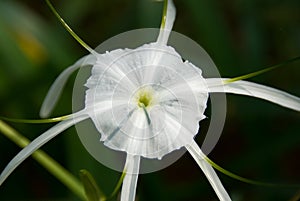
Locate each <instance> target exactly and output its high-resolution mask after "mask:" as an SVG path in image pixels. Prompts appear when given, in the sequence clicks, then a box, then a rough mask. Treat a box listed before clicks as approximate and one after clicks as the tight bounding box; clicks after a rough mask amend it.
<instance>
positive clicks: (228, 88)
mask: <svg viewBox="0 0 300 201" xmlns="http://www.w3.org/2000/svg"><path fill="white" fill-rule="evenodd" d="M226 80H227V79H218V78H209V79H206V81H207V85H208V88H209V92H210V93H219V92H220V93H234V94H241V95H246V96H253V97H256V98H261V99H264V100H267V101H270V102H273V103H276V104H278V105H281V106H283V107H287V108H290V109H292V110H296V111H300V98H299V97H296V96H293V95H291V94H288V93H286V92H284V91H281V90H278V89H275V88H272V87H268V86H265V85H261V84H256V83H253V82H248V81H242V80H240V81H236V82H231V83H228V84H224V83H223V81H226Z"/></svg>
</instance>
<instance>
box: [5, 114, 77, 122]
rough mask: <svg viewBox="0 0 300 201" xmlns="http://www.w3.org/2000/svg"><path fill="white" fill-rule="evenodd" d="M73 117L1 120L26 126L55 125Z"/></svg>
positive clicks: (6, 118)
mask: <svg viewBox="0 0 300 201" xmlns="http://www.w3.org/2000/svg"><path fill="white" fill-rule="evenodd" d="M71 116H72V115H70V114H69V115H65V116H61V117H54V118H50V119H14V118H8V117H0V120H4V121H9V122H14V123H26V124H44V123H55V122H59V121H63V120H66V119H69V118H70V117H71Z"/></svg>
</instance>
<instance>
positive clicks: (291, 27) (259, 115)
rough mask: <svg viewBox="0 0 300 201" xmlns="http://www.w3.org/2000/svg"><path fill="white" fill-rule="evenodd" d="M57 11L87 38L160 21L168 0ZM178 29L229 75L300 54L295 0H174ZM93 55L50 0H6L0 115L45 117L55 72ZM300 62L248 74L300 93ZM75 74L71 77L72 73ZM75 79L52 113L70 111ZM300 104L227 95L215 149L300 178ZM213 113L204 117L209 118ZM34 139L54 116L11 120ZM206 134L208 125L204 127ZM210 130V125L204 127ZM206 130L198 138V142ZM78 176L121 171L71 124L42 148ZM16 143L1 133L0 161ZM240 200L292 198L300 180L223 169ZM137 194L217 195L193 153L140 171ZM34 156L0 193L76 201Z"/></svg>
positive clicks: (108, 181)
mask: <svg viewBox="0 0 300 201" xmlns="http://www.w3.org/2000/svg"><path fill="white" fill-rule="evenodd" d="M53 4H54V5H55V7H56V8H57V10H58V12H59V13H60V14H61V15H62V16H63V18H64V19H65V20H66V22H67V23H68V24H69V25H70V26H71V27H72V28H73V30H74V31H75V32H76V33H77V34H78V35H79V36H81V38H83V39H84V40H85V41H86V42H87V43H88V44H89V45H90V46H92V47H96V46H97V45H98V44H100V43H101V42H103V41H105V40H106V39H108V38H110V37H112V36H114V35H116V34H118V33H122V32H124V31H128V30H131V29H137V28H145V27H157V28H158V27H159V25H160V19H161V10H162V4H161V3H157V2H153V1H151V0H127V1H124V0H110V1H105V0H97V1H96V0H85V1H84V0H63V1H54V0H53ZM175 4H176V7H177V19H176V22H175V26H174V30H175V31H177V32H180V33H182V34H185V35H187V36H189V37H190V38H192V39H193V40H195V41H197V42H198V43H199V44H200V45H202V46H203V47H204V48H205V49H206V50H207V52H208V53H209V54H210V55H211V57H212V58H213V60H214V61H215V63H216V64H217V66H218V68H219V70H220V72H221V75H222V76H223V77H234V76H238V75H242V74H246V73H250V72H253V71H256V70H260V69H262V68H264V67H266V66H269V65H272V64H276V63H279V62H281V61H284V60H287V59H290V58H293V57H296V56H299V55H300V12H299V10H300V1H298V0H286V1H279V0H224V1H218V0H175ZM85 54H87V52H86V51H85V49H83V48H82V47H81V46H80V45H79V44H78V43H77V42H76V41H75V40H74V39H73V38H72V37H71V36H70V35H69V34H68V33H67V32H66V31H65V30H64V29H63V27H62V26H61V25H60V24H59V22H58V21H57V19H55V17H54V16H53V14H52V13H51V12H50V10H49V9H48V8H47V6H46V4H45V2H44V1H42V0H41V1H32V0H22V1H21V0H1V1H0V115H1V116H7V117H15V118H38V113H39V108H40V106H41V103H42V101H43V98H44V96H45V95H46V92H47V90H48V88H49V87H50V85H51V83H52V82H53V81H54V79H55V77H57V75H58V74H59V73H60V72H61V71H63V69H65V68H66V67H67V66H69V65H71V64H72V63H73V62H75V61H76V60H77V59H79V58H80V57H81V56H83V55H85ZM299 65H300V64H299V62H298V63H294V64H290V65H288V66H284V67H282V68H280V69H278V70H275V71H272V72H269V73H266V74H264V75H260V76H258V77H255V78H252V79H251V80H253V81H256V82H259V83H263V84H267V85H270V86H274V87H277V88H281V89H283V90H286V91H288V92H290V93H293V94H295V95H297V96H300V87H299V77H300V68H299ZM73 80H74V76H73ZM72 84H73V83H72V79H71V80H70V82H69V84H68V85H67V87H66V89H65V90H64V94H63V96H62V99H61V100H60V102H59V104H58V107H57V109H56V110H55V112H54V114H53V115H54V116H58V115H64V114H69V113H71V112H72V111H71V95H72ZM299 117H300V115H299V113H297V112H294V111H290V110H287V109H285V108H281V107H279V106H276V105H273V104H271V103H268V102H265V101H261V100H256V99H253V98H249V97H240V96H233V95H229V96H228V114H227V121H226V125H225V129H224V132H223V135H222V137H221V139H220V141H219V143H218V144H217V146H216V148H215V149H214V151H213V152H212V153H211V155H210V158H211V159H213V160H214V161H215V162H217V163H218V164H220V165H221V166H223V167H225V168H226V169H229V170H231V171H233V172H235V173H238V174H240V175H242V176H245V177H250V178H253V179H257V180H262V181H269V182H275V183H276V182H278V183H299V181H300V173H299V169H300V161H299V153H300V147H299V143H300V135H299V134H300V133H299V131H300V127H299ZM206 124H207V122H206V121H204V122H201V126H202V127H205V126H207V125H206ZM11 125H12V126H14V128H16V129H17V130H19V131H20V132H21V133H22V134H24V135H25V136H27V137H28V138H31V139H34V138H35V137H36V136H38V135H39V134H40V133H42V132H43V131H45V130H46V129H47V128H49V127H51V126H52V125H51V124H50V125H24V124H13V123H11ZM200 134H201V133H200ZM203 134H204V133H203ZM200 138H201V137H199V143H201V142H200V141H201V140H200ZM43 149H44V150H45V151H47V152H48V153H49V154H50V155H51V156H53V157H54V158H55V159H57V160H58V161H59V162H60V163H62V164H63V165H64V166H65V167H66V168H67V169H69V170H70V171H71V172H72V173H74V174H75V175H79V170H80V169H83V168H84V169H87V170H89V171H90V172H91V173H92V174H93V176H94V177H95V178H96V181H97V183H98V184H99V186H100V187H101V189H102V190H103V191H104V192H105V193H108V194H109V193H110V192H111V191H112V190H113V189H114V185H115V184H116V183H117V181H118V178H119V176H120V173H118V172H115V171H113V170H110V169H108V168H106V167H105V166H103V165H101V164H99V163H98V162H97V161H95V160H94V159H93V158H92V157H91V156H90V155H89V154H88V153H87V152H86V150H85V149H84V148H83V146H82V145H81V143H80V141H79V139H78V137H77V135H76V132H75V129H74V128H71V129H69V130H68V131H66V132H64V134H61V135H60V136H58V137H57V138H56V139H55V140H53V141H51V142H50V143H48V144H47V145H45V146H44V147H43ZM18 151H19V148H18V147H17V146H16V145H14V144H13V143H11V142H10V141H8V140H7V139H6V138H4V137H3V136H2V135H0V158H1V160H0V169H1V170H2V169H3V168H4V167H5V165H6V164H7V163H8V162H9V161H10V160H11V159H12V157H13V156H14V155H15V154H16V153H17V152H18ZM221 180H223V183H224V185H225V187H226V188H227V190H228V191H229V192H230V193H231V194H232V197H233V200H236V201H248V200H249V201H250V200H265V201H266V200H267V201H268V200H272V201H274V200H275V201H276V200H289V199H290V198H292V197H293V195H294V194H295V193H296V191H297V190H298V189H288V188H266V187H261V186H252V185H248V184H242V183H240V182H238V181H234V180H232V179H231V178H228V177H226V176H222V175H221ZM137 197H138V200H142V201H146V200H156V201H159V200H164V201H166V200H168V201H186V200H189V201H192V200H216V199H217V198H216V196H215V194H214V192H213V190H212V188H211V187H210V185H209V184H208V182H207V181H206V179H205V177H204V176H203V175H202V173H201V170H200V169H199V168H198V167H197V165H196V163H195V162H194V161H193V160H192V159H191V157H190V156H188V155H185V156H184V157H183V158H181V159H180V160H178V161H177V162H176V163H175V164H173V165H172V166H170V167H168V168H166V169H164V170H162V171H159V172H156V173H151V174H147V175H141V176H140V180H139V185H138V189H137ZM76 199H77V198H76V197H75V196H74V195H70V192H69V191H68V189H66V188H65V187H64V186H63V185H62V184H60V183H59V182H58V181H56V180H55V179H54V178H53V177H52V176H51V175H49V174H48V173H47V172H46V171H45V170H44V169H43V168H41V167H40V166H39V165H38V164H37V163H36V162H34V161H33V160H32V159H28V160H26V162H24V163H23V164H22V165H21V166H20V167H19V168H18V169H17V170H16V171H15V172H14V173H13V174H12V175H11V176H10V177H9V179H8V180H7V181H6V182H5V183H4V185H3V186H1V188H0V200H1V201H6V200H10V201H12V200H16V201H17V200H19V201H21V200H76Z"/></svg>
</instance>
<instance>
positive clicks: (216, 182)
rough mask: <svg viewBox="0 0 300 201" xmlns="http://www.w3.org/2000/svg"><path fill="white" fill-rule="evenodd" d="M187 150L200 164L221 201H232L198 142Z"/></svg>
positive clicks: (187, 147)
mask: <svg viewBox="0 0 300 201" xmlns="http://www.w3.org/2000/svg"><path fill="white" fill-rule="evenodd" d="M186 149H187V150H188V151H189V152H190V154H191V155H192V156H193V158H194V159H195V161H196V162H197V163H198V165H199V167H200V168H201V169H202V171H203V173H204V174H205V176H206V178H207V179H208V181H209V183H210V184H211V185H212V187H213V189H214V190H215V192H216V194H217V196H218V197H219V199H220V200H221V201H230V200H231V198H230V197H229V195H228V193H227V192H226V190H225V188H224V187H223V185H222V183H221V181H220V179H219V177H218V175H217V174H216V172H215V171H214V169H213V168H212V167H211V165H210V164H209V163H208V162H207V161H206V160H205V154H204V153H203V152H202V151H201V149H200V148H199V147H198V145H197V144H196V142H195V141H193V142H192V143H191V144H190V145H187V146H186Z"/></svg>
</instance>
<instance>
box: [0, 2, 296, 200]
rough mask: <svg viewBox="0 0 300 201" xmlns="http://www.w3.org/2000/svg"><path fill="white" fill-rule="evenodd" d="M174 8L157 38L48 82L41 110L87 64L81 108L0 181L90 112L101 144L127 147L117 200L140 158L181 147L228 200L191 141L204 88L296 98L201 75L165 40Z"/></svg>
mask: <svg viewBox="0 0 300 201" xmlns="http://www.w3.org/2000/svg"><path fill="white" fill-rule="evenodd" d="M175 13H176V11H175V7H174V4H173V2H172V1H171V0H169V1H168V5H167V14H166V21H165V24H164V26H163V27H162V28H161V30H160V34H159V36H158V39H157V41H156V42H153V43H150V44H145V45H142V46H140V47H138V48H136V49H117V50H113V51H111V52H106V53H105V54H95V52H94V53H93V54H91V55H88V56H86V57H83V58H82V59H80V60H79V61H78V62H76V63H75V64H74V65H73V66H71V67H69V68H67V69H66V70H65V71H64V72H63V73H62V74H61V75H60V76H59V77H58V78H57V80H56V81H55V82H54V84H53V85H52V87H51V89H50V90H49V93H48V95H47V97H46V99H45V101H44V104H43V106H42V108H41V113H40V114H41V116H43V117H46V116H48V115H49V114H50V113H51V111H52V109H53V107H54V105H55V103H56V101H57V100H58V97H59V95H60V93H61V91H62V88H63V86H64V84H65V82H66V81H67V79H68V77H69V75H70V74H71V73H72V72H74V71H75V70H76V69H78V68H80V67H82V66H84V65H91V66H92V73H91V76H90V77H89V79H88V80H87V82H86V84H85V86H86V87H87V90H86V96H85V108H84V109H83V110H81V111H79V112H77V113H74V114H72V115H71V117H70V118H69V119H67V120H64V121H62V122H60V123H59V124H57V125H55V126H54V127H52V128H50V129H49V130H48V131H46V132H45V133H43V134H41V135H40V136H39V137H38V138H36V139H35V140H34V141H33V142H32V143H31V144H29V145H28V146H27V147H25V148H24V149H23V150H22V151H21V152H20V153H19V154H18V155H17V156H15V158H13V160H12V161H10V163H9V164H8V165H7V167H6V168H5V169H4V171H3V172H2V174H1V175H0V185H1V184H2V183H3V182H4V180H5V179H6V178H7V177H8V176H9V175H10V174H11V173H12V171H13V170H14V169H15V168H16V167H17V166H18V165H19V164H20V163H22V162H23V161H24V160H25V159H26V158H27V157H28V156H30V155H31V154H32V153H33V152H34V151H35V150H37V149H38V148H40V147H41V146H42V145H44V144H45V143H47V142H48V141H49V140H51V139H52V138H54V137H55V136H57V135H58V134H59V133H61V132H62V131H64V130H65V129H67V128H69V127H70V126H72V125H74V124H76V123H78V122H80V121H83V120H85V119H87V118H90V119H91V120H92V121H93V123H94V124H95V126H96V129H97V130H98V132H99V134H100V135H101V138H100V141H102V142H103V143H104V145H106V146H107V147H109V148H111V149H113V150H117V151H123V152H126V154H127V158H126V163H125V168H124V170H125V171H126V175H125V178H124V181H123V186H122V192H121V201H134V200H135V194H136V187H137V181H138V175H139V170H140V161H141V159H142V158H151V159H161V158H162V157H164V156H165V155H167V154H169V153H171V152H173V151H175V150H177V149H180V148H181V147H185V148H186V149H187V151H188V152H189V153H190V154H191V155H192V157H193V158H194V159H195V161H196V162H197V164H198V165H199V167H200V168H201V169H202V171H203V172H204V174H205V176H206V177H207V179H208V181H209V182H210V184H211V185H212V187H213V189H214V190H215V192H216V194H217V196H218V198H219V199H220V200H222V201H228V200H231V198H230V196H229V195H228V193H227V192H226V190H225V188H224V187H223V185H222V183H221V181H220V180H219V178H218V176H217V174H216V173H215V171H214V169H213V168H212V167H211V165H210V164H209V163H208V162H207V160H205V154H204V153H203V152H202V151H201V149H200V148H199V146H198V145H197V144H196V142H195V141H194V138H195V135H196V134H197V132H198V130H199V124H198V123H199V121H201V120H202V119H204V118H205V116H204V111H205V109H206V104H207V100H208V97H209V94H210V93H234V94H241V95H247V96H253V97H257V98H261V99H265V100H267V101H271V102H273V103H276V104H279V105H281V106H283V107H287V108H290V109H293V110H296V111H300V99H299V98H298V97H295V96H293V95H290V94H287V93H286V92H283V91H280V90H277V89H274V88H270V87H267V86H264V85H259V84H255V83H252V82H247V81H236V82H231V83H226V80H227V79H219V78H209V79H205V78H204V77H203V76H202V72H201V70H200V68H198V67H196V66H194V65H193V64H192V63H190V62H188V61H183V59H182V58H181V56H180V55H179V54H178V53H177V52H176V51H175V49H174V48H172V47H170V46H168V45H167V42H168V38H169V34H170V32H171V30H172V26H173V22H174V20H175Z"/></svg>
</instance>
